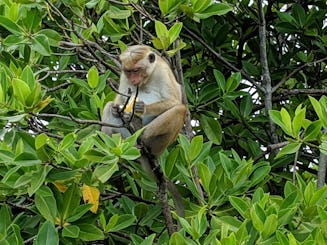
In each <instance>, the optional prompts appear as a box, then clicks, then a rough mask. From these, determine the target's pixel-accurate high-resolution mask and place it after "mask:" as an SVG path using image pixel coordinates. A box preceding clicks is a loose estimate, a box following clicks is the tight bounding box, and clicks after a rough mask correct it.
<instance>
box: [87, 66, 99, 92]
mask: <svg viewBox="0 0 327 245" xmlns="http://www.w3.org/2000/svg"><path fill="white" fill-rule="evenodd" d="M87 82H88V84H89V86H90V88H92V89H95V88H96V87H97V86H98V83H99V72H98V69H97V68H96V66H92V67H91V68H90V69H89V72H88V73H87Z"/></svg>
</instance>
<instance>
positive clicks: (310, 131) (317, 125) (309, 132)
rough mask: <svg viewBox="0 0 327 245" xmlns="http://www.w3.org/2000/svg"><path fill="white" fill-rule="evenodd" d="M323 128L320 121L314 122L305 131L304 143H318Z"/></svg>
mask: <svg viewBox="0 0 327 245" xmlns="http://www.w3.org/2000/svg"><path fill="white" fill-rule="evenodd" d="M322 126H323V125H322V122H321V121H320V120H318V121H315V122H312V123H311V124H310V125H309V126H308V127H307V129H306V130H305V134H304V138H303V141H305V142H307V141H316V140H317V139H318V135H319V134H320V132H321V129H322Z"/></svg>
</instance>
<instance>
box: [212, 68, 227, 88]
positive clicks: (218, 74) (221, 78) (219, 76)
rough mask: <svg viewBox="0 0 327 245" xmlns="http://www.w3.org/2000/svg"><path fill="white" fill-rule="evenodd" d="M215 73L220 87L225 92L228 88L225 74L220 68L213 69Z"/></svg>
mask: <svg viewBox="0 0 327 245" xmlns="http://www.w3.org/2000/svg"><path fill="white" fill-rule="evenodd" d="M213 75H214V76H215V79H216V82H217V84H218V86H219V88H220V89H221V90H222V91H223V92H225V90H226V81H225V77H224V75H223V74H222V73H221V72H220V71H219V70H213Z"/></svg>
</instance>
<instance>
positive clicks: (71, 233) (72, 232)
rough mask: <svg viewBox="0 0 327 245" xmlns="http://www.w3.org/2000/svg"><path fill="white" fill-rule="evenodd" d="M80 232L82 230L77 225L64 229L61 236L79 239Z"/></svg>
mask: <svg viewBox="0 0 327 245" xmlns="http://www.w3.org/2000/svg"><path fill="white" fill-rule="evenodd" d="M79 231H80V229H79V227H78V226H77V225H69V226H65V227H64V228H63V229H62V233H61V234H62V236H63V237H71V238H78V236H79Z"/></svg>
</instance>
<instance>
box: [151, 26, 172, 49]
mask: <svg viewBox="0 0 327 245" xmlns="http://www.w3.org/2000/svg"><path fill="white" fill-rule="evenodd" d="M155 31H156V34H157V37H158V38H159V41H160V43H161V45H162V48H163V49H167V48H168V47H169V44H170V39H169V32H168V29H167V27H166V26H165V24H163V23H162V22H160V21H158V20H156V21H155Z"/></svg>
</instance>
